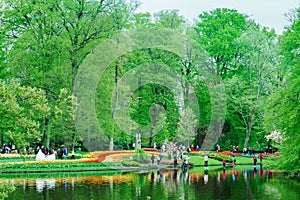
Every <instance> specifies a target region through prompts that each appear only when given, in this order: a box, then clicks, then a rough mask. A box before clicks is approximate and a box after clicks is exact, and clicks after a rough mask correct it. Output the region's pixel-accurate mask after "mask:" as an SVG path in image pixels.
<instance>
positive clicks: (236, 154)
mask: <svg viewBox="0 0 300 200" xmlns="http://www.w3.org/2000/svg"><path fill="white" fill-rule="evenodd" d="M216 154H222V155H231V156H233V155H234V156H242V153H233V152H232V151H222V152H217V153H216Z"/></svg>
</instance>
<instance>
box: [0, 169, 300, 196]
mask: <svg viewBox="0 0 300 200" xmlns="http://www.w3.org/2000/svg"><path fill="white" fill-rule="evenodd" d="M8 181H10V183H11V184H13V185H14V186H16V190H15V191H14V192H12V193H10V195H9V198H8V199H29V200H34V199H49V200H50V199H55V200H60V199H76V200H80V199H101V200H106V199H108V200H110V199H122V200H128V199H143V200H145V199H151V200H152V199H159V200H163V199H172V200H177V199H239V200H241V199H272V200H276V199H300V180H299V178H295V179H293V178H290V177H287V176H285V175H284V174H282V173H274V172H272V171H268V170H260V169H259V168H258V169H257V170H254V169H253V168H248V169H238V168H237V169H231V168H228V169H226V170H222V169H214V170H208V171H204V170H203V168H194V169H190V170H188V171H186V172H183V171H182V170H181V169H179V170H159V171H157V170H154V171H145V172H114V171H113V172H89V173H88V172H81V173H53V174H22V175H20V174H9V175H8V174H0V183H4V182H8Z"/></svg>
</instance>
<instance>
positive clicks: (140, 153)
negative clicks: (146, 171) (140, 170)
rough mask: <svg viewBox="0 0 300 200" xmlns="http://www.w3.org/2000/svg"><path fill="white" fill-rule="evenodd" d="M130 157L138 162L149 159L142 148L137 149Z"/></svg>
mask: <svg viewBox="0 0 300 200" xmlns="http://www.w3.org/2000/svg"><path fill="white" fill-rule="evenodd" d="M132 159H133V160H134V161H136V162H139V163H145V162H148V161H150V158H149V156H148V155H147V154H146V152H145V151H144V150H143V149H137V150H136V151H135V153H134V154H133V155H132Z"/></svg>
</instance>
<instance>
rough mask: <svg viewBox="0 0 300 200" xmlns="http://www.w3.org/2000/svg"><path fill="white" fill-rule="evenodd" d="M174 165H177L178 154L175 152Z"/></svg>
mask: <svg viewBox="0 0 300 200" xmlns="http://www.w3.org/2000/svg"><path fill="white" fill-rule="evenodd" d="M174 167H175V168H176V167H177V155H176V154H174Z"/></svg>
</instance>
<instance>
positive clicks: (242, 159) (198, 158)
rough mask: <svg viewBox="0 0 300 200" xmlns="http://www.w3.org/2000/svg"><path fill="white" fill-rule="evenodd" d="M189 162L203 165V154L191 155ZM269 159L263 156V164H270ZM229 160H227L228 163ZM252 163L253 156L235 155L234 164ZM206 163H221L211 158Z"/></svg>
mask: <svg viewBox="0 0 300 200" xmlns="http://www.w3.org/2000/svg"><path fill="white" fill-rule="evenodd" d="M188 161H189V163H192V164H193V165H204V156H203V155H191V156H190V159H189V160H188ZM259 162H260V161H259V159H258V161H257V164H258V165H259ZM270 162H271V161H270V160H269V159H268V158H267V157H264V159H263V165H264V166H268V165H269V164H270ZM228 163H229V162H227V165H228ZM252 164H253V158H251V157H246V156H236V165H252ZM208 165H220V166H221V165H222V162H221V161H219V160H215V159H212V158H209V159H208Z"/></svg>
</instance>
